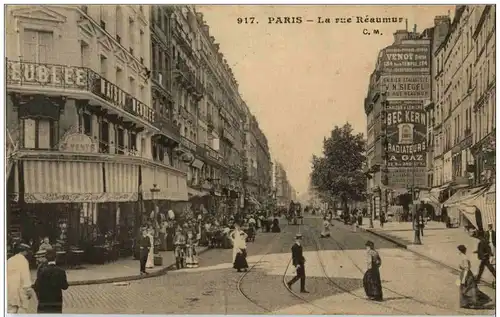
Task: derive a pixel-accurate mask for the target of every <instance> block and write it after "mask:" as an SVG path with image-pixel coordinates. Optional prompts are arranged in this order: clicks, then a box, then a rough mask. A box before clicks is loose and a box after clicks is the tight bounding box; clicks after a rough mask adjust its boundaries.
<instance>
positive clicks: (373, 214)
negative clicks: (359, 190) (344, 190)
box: [370, 186, 382, 228]
mask: <svg viewBox="0 0 500 317" xmlns="http://www.w3.org/2000/svg"><path fill="white" fill-rule="evenodd" d="M373 194H374V195H373V209H372V215H371V217H370V228H373V221H375V213H376V209H377V204H376V202H377V196H378V199H379V207H380V205H381V204H380V202H381V194H382V190H381V189H380V186H377V187H375V188H374V189H373ZM379 214H380V211H379ZM379 216H380V215H379Z"/></svg>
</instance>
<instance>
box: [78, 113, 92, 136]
mask: <svg viewBox="0 0 500 317" xmlns="http://www.w3.org/2000/svg"><path fill="white" fill-rule="evenodd" d="M80 129H81V132H82V133H83V134H86V135H88V136H90V137H92V115H91V114H90V113H87V112H84V113H82V116H81V126H80Z"/></svg>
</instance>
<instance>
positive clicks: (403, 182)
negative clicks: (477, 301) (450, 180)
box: [387, 167, 427, 188]
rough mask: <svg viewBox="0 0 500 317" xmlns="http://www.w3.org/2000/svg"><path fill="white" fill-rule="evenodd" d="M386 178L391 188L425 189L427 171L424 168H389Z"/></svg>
mask: <svg viewBox="0 0 500 317" xmlns="http://www.w3.org/2000/svg"><path fill="white" fill-rule="evenodd" d="M387 176H388V185H389V187H391V188H408V186H414V187H427V169H426V168H424V167H415V168H408V167H391V168H389V173H388V174H387Z"/></svg>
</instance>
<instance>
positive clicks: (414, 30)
mask: <svg viewBox="0 0 500 317" xmlns="http://www.w3.org/2000/svg"><path fill="white" fill-rule="evenodd" d="M413 33H415V34H417V25H416V24H413Z"/></svg>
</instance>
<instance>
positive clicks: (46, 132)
mask: <svg viewBox="0 0 500 317" xmlns="http://www.w3.org/2000/svg"><path fill="white" fill-rule="evenodd" d="M22 125H23V132H24V133H23V135H24V140H23V141H24V142H23V145H24V147H25V148H27V149H51V148H52V147H53V146H54V143H55V142H54V139H55V130H56V129H55V124H54V122H53V121H51V120H42V119H24V120H22Z"/></svg>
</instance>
